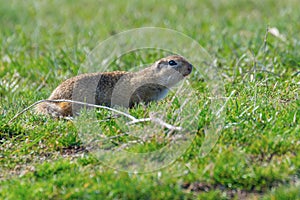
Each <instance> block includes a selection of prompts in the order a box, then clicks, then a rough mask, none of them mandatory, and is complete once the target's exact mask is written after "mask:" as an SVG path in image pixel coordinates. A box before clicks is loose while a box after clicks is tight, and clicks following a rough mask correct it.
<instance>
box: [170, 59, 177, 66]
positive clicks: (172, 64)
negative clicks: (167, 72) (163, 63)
mask: <svg viewBox="0 0 300 200" xmlns="http://www.w3.org/2000/svg"><path fill="white" fill-rule="evenodd" d="M169 65H171V66H174V65H177V63H176V62H175V61H174V60H170V61H169Z"/></svg>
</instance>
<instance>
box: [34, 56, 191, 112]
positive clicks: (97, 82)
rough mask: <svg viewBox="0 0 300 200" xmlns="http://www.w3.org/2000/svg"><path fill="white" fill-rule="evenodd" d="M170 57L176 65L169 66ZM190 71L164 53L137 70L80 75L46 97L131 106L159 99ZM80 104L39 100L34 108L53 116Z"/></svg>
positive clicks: (76, 109)
mask: <svg viewBox="0 0 300 200" xmlns="http://www.w3.org/2000/svg"><path fill="white" fill-rule="evenodd" d="M170 60H174V61H175V62H176V63H177V65H176V66H170V65H169V64H168V62H169V61H170ZM191 71H192V65H191V64H190V63H189V62H188V61H187V60H185V59H184V58H183V57H181V56H177V55H175V56H168V57H166V58H162V59H160V60H158V61H157V62H155V63H154V64H153V65H152V66H150V67H148V68H145V69H143V70H141V71H139V72H124V71H115V72H104V73H90V74H81V75H78V76H75V77H72V78H70V79H67V80H66V81H64V82H63V83H61V84H60V85H59V86H58V87H57V88H56V89H55V90H54V91H53V92H52V94H51V95H50V97H49V99H50V100H57V99H68V100H76V101H81V102H87V103H92V104H97V105H106V106H113V105H121V106H125V107H132V106H134V105H135V104H137V103H139V102H145V103H148V102H150V101H155V100H159V99H161V98H162V97H163V96H164V95H165V94H166V93H167V91H168V87H171V86H173V85H174V84H176V83H177V82H179V81H180V80H181V79H182V78H183V77H184V76H187V75H188V74H190V73H191ZM81 108H82V106H79V105H76V104H71V103H67V102H61V103H49V102H43V103H41V104H39V105H37V107H36V112H37V113H39V114H46V115H51V116H54V117H60V116H72V115H73V114H75V113H77V112H79V110H80V109H81Z"/></svg>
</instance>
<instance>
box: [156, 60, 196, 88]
mask: <svg viewBox="0 0 300 200" xmlns="http://www.w3.org/2000/svg"><path fill="white" fill-rule="evenodd" d="M192 69H193V65H192V64H190V63H189V62H188V61H187V60H186V59H185V58H184V57H182V56H178V55H172V56H168V57H165V58H162V59H160V60H158V61H157V62H156V63H155V71H156V72H155V74H156V77H160V79H161V81H162V82H164V84H166V85H169V86H172V85H175V84H176V83H178V82H179V81H180V80H182V79H183V78H184V77H186V76H187V75H189V74H190V73H191V72H192Z"/></svg>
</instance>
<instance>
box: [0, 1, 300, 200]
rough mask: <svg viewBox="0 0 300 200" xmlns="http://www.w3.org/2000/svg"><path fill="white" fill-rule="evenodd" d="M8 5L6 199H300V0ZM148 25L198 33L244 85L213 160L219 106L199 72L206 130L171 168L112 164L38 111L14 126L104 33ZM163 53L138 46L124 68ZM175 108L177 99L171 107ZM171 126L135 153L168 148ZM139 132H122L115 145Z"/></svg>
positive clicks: (232, 102) (235, 86)
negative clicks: (210, 137) (207, 144)
mask: <svg viewBox="0 0 300 200" xmlns="http://www.w3.org/2000/svg"><path fill="white" fill-rule="evenodd" d="M0 5H1V6H0V13H1V18H0V26H1V31H0V42H1V45H0V102H1V104H0V185H1V186H0V198H1V199H74V198H75V199H76V198H77V199H101V198H106V199H195V198H197V199H243V198H248V199H259V198H262V199H300V193H299V191H300V188H299V183H300V182H299V176H300V154H299V152H300V126H299V119H300V109H299V108H300V101H299V88H300V87H299V86H300V75H299V71H300V53H299V51H298V49H299V44H300V42H299V41H300V37H299V31H300V25H299V18H300V14H299V12H298V11H299V8H300V7H299V3H298V1H296V0H289V1H283V0H279V1H276V2H275V1H271V0H266V1H263V2H260V1H246V0H242V1H233V0H229V1H206V0H204V1H199V2H198V1H189V2H186V1H177V2H171V1H164V2H163V3H161V2H157V1H147V2H142V1H132V2H131V3H130V4H129V3H127V2H125V1H114V0H112V1H88V2H86V1H76V2H73V1H67V0H66V1H57V0H54V1H50V2H48V1H47V2H46V1H26V2H22V1H3V0H0ZM143 26H158V27H165V28H170V29H175V30H178V31H180V32H183V33H185V34H187V35H189V36H190V37H192V38H193V39H195V40H196V41H198V42H199V43H200V44H201V45H202V46H203V47H204V48H205V49H206V50H207V51H208V52H209V53H210V54H211V55H212V57H213V58H215V59H216V64H217V66H218V69H219V71H220V73H221V74H222V81H223V82H224V86H225V91H226V92H225V94H224V95H225V96H226V97H228V96H229V95H230V94H231V93H232V92H233V91H235V93H234V94H233V96H232V98H230V99H228V101H227V104H226V107H225V112H226V115H225V124H224V127H223V129H222V131H221V133H220V136H219V138H218V141H217V143H216V145H215V146H214V147H213V149H212V151H211V152H210V153H209V154H208V155H207V156H206V157H203V158H202V157H200V156H199V148H200V147H201V144H202V143H203V141H204V135H203V131H204V127H205V126H207V125H208V124H209V123H210V119H211V117H212V116H211V115H212V114H211V113H210V111H209V109H207V106H205V105H206V104H205V102H207V101H208V100H209V98H208V97H209V92H208V91H207V90H206V89H205V88H206V83H205V81H204V82H203V80H201V79H199V77H198V76H197V75H196V74H195V73H193V74H192V75H191V76H190V77H189V80H190V82H191V87H192V88H193V89H195V90H196V91H197V92H198V93H199V99H197V103H196V104H197V106H198V107H199V110H202V111H203V112H201V113H200V114H199V116H198V119H199V121H198V129H197V130H191V131H197V133H196V134H195V135H196V136H195V139H194V140H193V142H192V144H191V146H190V147H189V148H188V150H187V151H185V152H184V153H183V154H182V155H181V156H179V157H178V158H177V159H176V161H175V162H174V163H173V164H172V165H170V166H168V167H166V168H162V169H160V170H157V171H155V172H153V173H141V174H138V173H137V174H136V173H127V172H122V171H118V170H115V169H112V168H110V167H108V166H106V165H105V163H101V161H99V160H98V159H97V158H95V156H94V155H93V154H91V153H89V152H88V151H87V150H86V149H85V146H84V145H83V144H82V141H81V140H80V137H79V135H78V130H77V127H76V126H75V124H74V123H73V122H70V121H66V120H55V119H51V118H47V117H43V116H37V115H35V114H34V113H33V111H30V112H27V113H25V114H24V115H22V116H21V117H20V118H18V119H17V120H16V121H14V122H13V123H12V124H11V125H9V126H8V125H7V124H6V123H7V121H8V120H9V119H11V118H12V117H13V116H14V114H16V113H17V112H19V111H21V110H22V109H24V108H25V107H27V106H28V105H30V104H32V103H33V102H35V101H37V100H40V99H44V98H47V97H48V96H49V94H50V93H51V91H52V90H53V89H54V88H55V87H56V86H57V85H58V84H59V83H60V82H61V81H63V80H65V79H66V78H69V77H71V76H74V75H76V74H77V72H78V71H79V70H80V64H81V63H83V62H84V60H85V58H86V55H87V53H88V52H90V51H91V50H92V49H93V48H94V47H95V46H96V44H97V43H98V42H100V41H103V40H105V39H106V38H108V37H109V36H111V35H113V34H115V33H119V32H121V31H125V30H128V29H131V28H137V27H143ZM267 27H276V28H277V29H278V30H279V32H280V34H281V35H283V38H282V37H281V36H278V35H277V36H276V34H275V35H274V34H273V35H272V34H270V33H268V34H266V29H267ZM158 55H161V54H160V52H158V53H157V52H151V54H149V55H142V56H141V57H139V58H138V59H136V56H131V55H128V57H126V58H125V59H124V62H123V63H121V64H122V65H120V66H128V64H130V63H136V62H138V63H149V62H152V61H153V60H156V59H157V56H158ZM193 64H194V65H196V64H195V63H193ZM112 69H118V65H117V63H116V64H115V65H114V66H113V67H112ZM171 95H172V94H171ZM170 99H171V96H168V97H167V99H166V100H164V101H162V102H160V103H159V104H157V105H156V104H151V105H150V106H149V107H147V108H144V107H143V106H138V107H136V108H134V109H132V110H131V111H130V112H131V114H133V115H135V116H136V117H139V118H143V117H146V114H147V113H149V112H151V111H160V110H163V111H164V109H165V105H167V104H168V101H169V100H170ZM209 102H210V101H209ZM209 102H208V104H209ZM172 109H173V110H174V109H176V105H175V107H174V108H173V107H170V108H169V110H168V112H169V113H172V111H173V110H172ZM166 110H167V109H166ZM107 115H109V113H106V112H103V113H101V112H100V113H99V116H98V117H99V118H100V119H101V117H103V116H107ZM169 120H171V121H170V122H172V115H169ZM143 125H144V124H141V125H140V126H143ZM100 126H101V130H103V132H105V133H106V134H107V135H109V136H114V135H116V134H118V133H119V132H120V130H119V128H120V127H119V125H118V123H116V122H115V121H114V120H111V121H107V122H103V123H101V124H100ZM162 131H163V130H162ZM161 135H163V132H161V133H160V134H159V135H157V136H155V137H154V136H153V137H152V138H147V139H148V140H149V143H145V144H138V145H136V146H133V147H132V148H130V149H129V151H137V152H143V151H146V150H147V151H152V150H155V149H158V148H161V146H164V144H165V143H163V142H162V143H159V142H158V141H159V139H160V138H159V137H162V136H161ZM129 140H132V138H131V137H127V136H123V137H120V138H117V139H114V140H113V143H112V144H113V145H115V146H118V145H121V144H123V143H124V142H127V141H129ZM110 145H111V144H110Z"/></svg>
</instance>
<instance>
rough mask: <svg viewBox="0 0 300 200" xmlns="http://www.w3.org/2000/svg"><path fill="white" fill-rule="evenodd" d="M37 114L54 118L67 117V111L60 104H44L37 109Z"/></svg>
mask: <svg viewBox="0 0 300 200" xmlns="http://www.w3.org/2000/svg"><path fill="white" fill-rule="evenodd" d="M35 112H36V113H37V114H42V115H50V116H52V117H62V116H66V113H65V110H64V109H63V108H62V107H61V105H60V104H59V103H49V102H42V103H40V104H38V105H37V106H36V108H35Z"/></svg>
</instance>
